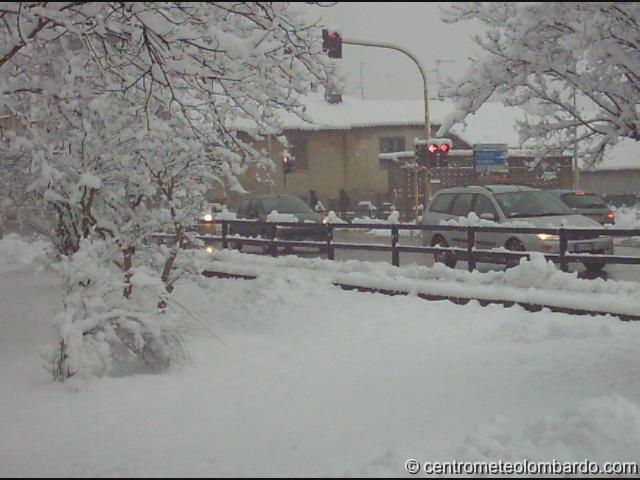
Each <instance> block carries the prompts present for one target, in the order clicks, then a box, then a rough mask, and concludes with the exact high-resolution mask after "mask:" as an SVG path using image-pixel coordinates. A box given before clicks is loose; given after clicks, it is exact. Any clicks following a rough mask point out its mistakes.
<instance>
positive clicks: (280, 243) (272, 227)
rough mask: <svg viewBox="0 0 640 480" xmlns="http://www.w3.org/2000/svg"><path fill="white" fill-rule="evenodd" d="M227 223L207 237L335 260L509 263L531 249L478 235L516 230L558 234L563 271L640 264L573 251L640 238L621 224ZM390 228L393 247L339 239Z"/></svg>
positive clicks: (554, 257)
mask: <svg viewBox="0 0 640 480" xmlns="http://www.w3.org/2000/svg"><path fill="white" fill-rule="evenodd" d="M218 222H219V223H220V224H221V226H222V235H221V236H215V235H208V236H202V237H201V238H202V239H203V240H205V241H220V242H222V248H224V249H226V248H229V245H230V242H235V243H236V244H239V243H242V244H247V245H261V246H264V247H266V250H267V251H268V252H269V253H270V254H271V255H273V256H276V255H277V248H278V247H285V248H286V247H289V248H293V247H318V248H319V249H320V250H321V251H326V254H327V258H328V259H329V260H334V259H335V250H336V249H345V250H367V251H381V252H391V258H392V264H393V265H395V266H399V265H400V254H401V253H431V254H438V253H453V254H455V255H456V257H457V258H459V259H461V260H465V261H467V263H468V269H469V271H473V270H475V269H476V267H477V263H478V262H492V263H507V261H508V260H509V259H514V258H515V259H520V258H522V257H529V256H530V253H531V252H527V251H508V250H505V249H499V250H485V249H478V248H477V245H476V237H477V234H478V233H501V234H505V233H513V234H524V235H539V234H546V235H554V236H557V237H558V238H559V252H558V253H546V254H545V255H544V256H545V258H546V259H547V260H551V261H553V262H555V263H558V264H559V265H560V268H561V270H562V271H565V272H566V271H568V269H569V263H574V262H582V263H602V264H626V265H640V257H634V256H620V255H607V254H586V253H575V252H571V251H570V250H569V241H570V240H573V239H584V240H588V239H595V238H598V237H602V236H607V237H637V236H640V229H615V228H606V229H605V228H562V227H561V228H533V227H502V226H485V225H413V224H397V223H393V224H389V223H379V224H378V223H341V224H336V223H326V224H323V225H322V226H320V225H318V224H317V223H299V222H256V221H253V220H218ZM233 225H236V226H239V225H245V226H246V225H251V228H253V229H255V230H256V232H261V233H257V235H256V236H255V237H247V236H238V235H233V236H232V235H230V227H231V226H233ZM319 228H322V229H324V239H323V240H322V241H312V240H286V239H283V238H279V236H278V231H279V230H280V229H288V230H289V231H293V230H297V231H298V232H304V230H305V229H307V230H308V231H309V232H311V231H313V232H314V233H315V235H316V236H317V234H318V231H319ZM345 228H347V229H366V230H369V229H387V230H391V242H390V244H389V245H375V244H362V243H344V242H335V241H334V240H333V237H334V232H335V230H336V229H345ZM401 230H420V231H423V232H424V231H438V232H443V231H457V232H464V233H465V235H466V248H459V247H440V246H417V245H399V244H398V242H399V232H400V231H401Z"/></svg>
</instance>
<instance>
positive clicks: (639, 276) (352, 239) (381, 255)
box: [218, 231, 640, 281]
mask: <svg viewBox="0 0 640 480" xmlns="http://www.w3.org/2000/svg"><path fill="white" fill-rule="evenodd" d="M334 241H335V242H345V243H360V244H378V245H390V243H391V242H390V239H389V237H388V236H380V235H372V234H367V233H361V232H349V231H338V232H337V233H336V234H335V237H334ZM623 242H624V241H623ZM399 245H401V246H402V245H422V243H421V241H420V238H419V237H409V236H401V237H400V240H399ZM218 247H220V244H218ZM243 251H246V252H249V253H261V249H260V248H259V247H252V246H245V247H243ZM614 252H615V254H616V255H624V256H640V248H638V247H632V246H628V245H618V244H616V247H615V250H614ZM294 253H295V254H296V255H300V256H303V257H306V258H310V257H318V258H326V255H321V254H319V253H318V252H316V251H315V250H313V249H297V250H296V251H295V252H294ZM335 259H336V260H342V261H344V260H361V261H369V262H386V263H391V252H373V251H363V250H344V249H336V251H335ZM433 263H434V260H433V255H429V254H420V253H401V254H400V265H411V264H414V265H424V266H431V265H433ZM569 267H570V271H578V272H582V271H584V267H583V266H582V265H580V264H570V266H569ZM456 268H458V269H464V270H466V269H467V263H466V262H458V265H457V266H456ZM478 269H479V270H480V271H488V270H492V269H493V270H503V269H504V267H503V266H499V265H491V264H479V265H478ZM605 275H606V277H605V278H609V279H612V280H624V281H640V265H635V266H634V265H609V266H607V267H606V268H605Z"/></svg>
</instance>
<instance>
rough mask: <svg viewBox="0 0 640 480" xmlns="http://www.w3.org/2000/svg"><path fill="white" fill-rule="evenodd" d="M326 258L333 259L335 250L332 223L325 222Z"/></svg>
mask: <svg viewBox="0 0 640 480" xmlns="http://www.w3.org/2000/svg"><path fill="white" fill-rule="evenodd" d="M327 259H328V260H335V250H334V248H333V225H331V224H330V223H327Z"/></svg>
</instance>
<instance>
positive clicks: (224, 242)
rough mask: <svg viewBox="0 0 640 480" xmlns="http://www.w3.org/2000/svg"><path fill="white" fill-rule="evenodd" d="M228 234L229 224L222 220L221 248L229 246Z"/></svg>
mask: <svg viewBox="0 0 640 480" xmlns="http://www.w3.org/2000/svg"><path fill="white" fill-rule="evenodd" d="M228 234H229V224H228V223H227V222H226V221H224V220H222V248H223V249H225V250H226V249H227V248H229V239H228V238H227V235H228Z"/></svg>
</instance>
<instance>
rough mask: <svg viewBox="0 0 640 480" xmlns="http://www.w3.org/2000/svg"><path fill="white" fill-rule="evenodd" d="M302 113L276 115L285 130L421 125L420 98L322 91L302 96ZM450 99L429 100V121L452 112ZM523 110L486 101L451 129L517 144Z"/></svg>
mask: <svg viewBox="0 0 640 480" xmlns="http://www.w3.org/2000/svg"><path fill="white" fill-rule="evenodd" d="M305 104H306V107H307V108H306V111H305V114H306V115H307V116H308V117H309V119H310V121H311V122H305V121H304V120H302V119H301V118H299V117H297V116H296V115H294V114H291V113H283V114H282V115H281V117H280V119H281V122H282V128H283V129H285V130H289V129H291V130H294V129H295V130H350V129H352V128H367V127H387V126H420V125H424V101H423V100H421V99H420V100H361V99H358V98H355V97H349V96H346V95H343V97H342V102H341V103H334V104H332V103H329V102H327V101H326V100H325V98H324V95H322V94H318V93H315V94H310V95H308V96H307V97H306V101H305ZM453 109H454V105H453V102H451V101H447V100H444V101H442V100H430V101H429V117H430V122H431V124H440V123H441V122H442V120H443V119H444V117H445V116H446V115H448V114H449V113H450V112H451V111H453ZM523 116H524V112H523V111H522V110H520V109H518V108H515V107H504V106H503V105H502V104H500V103H487V104H485V105H484V106H483V107H482V108H481V109H480V110H479V111H478V113H476V114H474V115H470V116H469V117H468V119H467V125H466V127H465V126H458V127H455V128H453V129H452V130H451V131H452V133H454V134H456V135H457V136H459V137H460V138H462V139H463V140H465V141H466V142H467V143H469V144H474V143H507V144H509V146H511V147H517V146H520V142H519V139H518V134H517V132H516V130H515V120H516V119H517V118H523Z"/></svg>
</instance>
